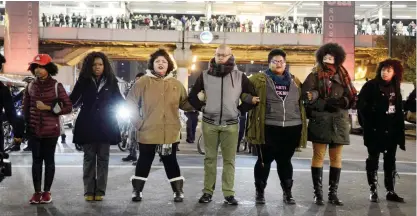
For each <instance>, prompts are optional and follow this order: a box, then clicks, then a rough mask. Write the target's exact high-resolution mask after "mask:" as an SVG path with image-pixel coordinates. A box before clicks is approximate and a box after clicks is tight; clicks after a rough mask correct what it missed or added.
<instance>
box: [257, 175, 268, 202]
mask: <svg viewBox="0 0 417 216" xmlns="http://www.w3.org/2000/svg"><path fill="white" fill-rule="evenodd" d="M265 187H266V183H265V182H264V181H261V180H255V190H256V197H255V200H256V204H265Z"/></svg>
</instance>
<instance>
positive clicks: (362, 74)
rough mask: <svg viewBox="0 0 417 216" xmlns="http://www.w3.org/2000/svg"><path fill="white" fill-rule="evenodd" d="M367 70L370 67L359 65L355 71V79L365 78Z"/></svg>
mask: <svg viewBox="0 0 417 216" xmlns="http://www.w3.org/2000/svg"><path fill="white" fill-rule="evenodd" d="M367 70H368V68H366V67H358V69H357V70H356V73H355V80H360V79H363V78H365V76H366V71H367Z"/></svg>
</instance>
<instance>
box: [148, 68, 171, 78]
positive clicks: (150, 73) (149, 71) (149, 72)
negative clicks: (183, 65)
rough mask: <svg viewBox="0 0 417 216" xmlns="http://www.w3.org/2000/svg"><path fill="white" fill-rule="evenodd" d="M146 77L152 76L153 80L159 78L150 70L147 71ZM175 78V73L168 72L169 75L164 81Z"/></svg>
mask: <svg viewBox="0 0 417 216" xmlns="http://www.w3.org/2000/svg"><path fill="white" fill-rule="evenodd" d="M145 76H150V77H152V78H158V77H156V76H155V75H153V74H152V71H151V70H149V69H146V74H145ZM173 77H174V71H171V72H167V75H166V76H165V77H164V79H169V78H173Z"/></svg>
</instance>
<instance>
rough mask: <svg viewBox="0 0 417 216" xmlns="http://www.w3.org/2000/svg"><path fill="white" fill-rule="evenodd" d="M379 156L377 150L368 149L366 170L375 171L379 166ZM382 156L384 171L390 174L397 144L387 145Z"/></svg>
mask: <svg viewBox="0 0 417 216" xmlns="http://www.w3.org/2000/svg"><path fill="white" fill-rule="evenodd" d="M380 154H381V151H380V149H378V148H372V147H371V148H368V159H366V170H367V171H376V170H378V168H379V167H378V165H379V155H380ZM383 154H384V171H387V172H392V171H394V170H396V168H395V160H396V159H395V155H396V154H397V144H395V143H392V144H391V145H388V147H387V148H386V151H384V152H383Z"/></svg>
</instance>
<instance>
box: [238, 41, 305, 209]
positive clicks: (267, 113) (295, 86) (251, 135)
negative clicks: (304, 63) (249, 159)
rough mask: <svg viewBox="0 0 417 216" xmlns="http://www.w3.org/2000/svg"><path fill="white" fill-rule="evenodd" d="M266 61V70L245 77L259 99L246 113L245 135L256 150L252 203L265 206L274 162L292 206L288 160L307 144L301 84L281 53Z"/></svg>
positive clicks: (288, 202) (291, 174)
mask: <svg viewBox="0 0 417 216" xmlns="http://www.w3.org/2000/svg"><path fill="white" fill-rule="evenodd" d="M268 62H269V69H268V70H266V71H265V72H263V73H258V74H255V75H253V76H252V77H250V78H249V80H250V81H251V82H252V84H253V85H254V87H255V89H256V95H258V96H259V98H260V103H259V104H258V106H257V107H255V108H254V109H253V110H251V111H249V115H248V116H249V117H248V125H247V130H248V131H247V133H246V137H247V140H248V141H249V143H251V144H253V145H256V148H257V151H258V161H257V162H256V164H255V170H254V175H255V187H256V203H258V204H264V203H265V198H264V189H265V187H266V183H267V180H268V176H269V171H270V168H271V163H272V162H273V161H274V160H275V161H276V162H277V167H278V176H279V178H280V181H281V187H282V190H283V194H284V196H283V199H284V202H286V203H287V204H295V200H294V199H293V197H292V194H291V188H292V185H293V180H292V176H293V167H292V164H291V158H292V156H293V155H294V152H295V149H296V148H297V147H298V146H305V144H306V142H307V139H306V115H305V110H304V106H303V102H302V100H301V83H300V81H299V80H298V79H297V78H296V77H295V76H294V75H292V74H291V73H290V71H289V67H288V65H287V64H286V53H285V52H284V51H283V50H281V49H274V50H272V51H271V52H270V53H269V55H268ZM300 143H301V145H300Z"/></svg>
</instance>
